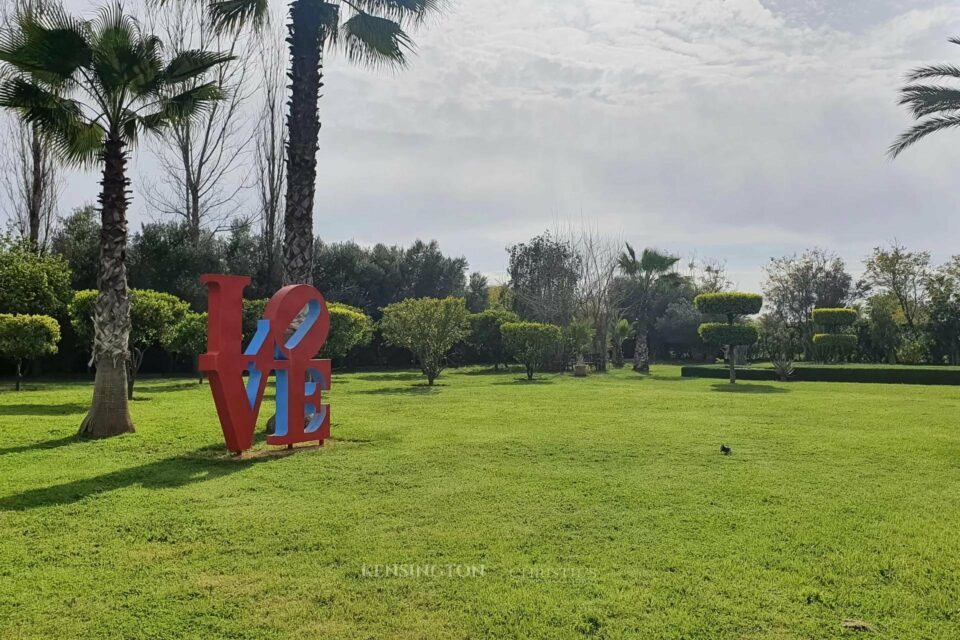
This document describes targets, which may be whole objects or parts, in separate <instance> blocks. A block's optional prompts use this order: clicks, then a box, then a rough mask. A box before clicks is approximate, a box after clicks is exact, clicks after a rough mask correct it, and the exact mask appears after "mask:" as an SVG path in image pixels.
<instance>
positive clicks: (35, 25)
mask: <svg viewBox="0 0 960 640" xmlns="http://www.w3.org/2000/svg"><path fill="white" fill-rule="evenodd" d="M17 27H18V28H17V29H13V30H8V31H6V32H5V33H4V34H3V35H2V36H0V61H3V62H6V63H8V64H10V65H11V66H12V67H13V68H14V69H16V70H17V71H19V72H21V73H25V74H28V75H30V76H31V77H32V78H34V79H35V80H36V81H38V82H43V83H45V84H48V85H50V86H62V85H63V84H65V83H67V82H69V81H70V80H71V78H72V77H73V74H74V73H76V71H77V69H79V68H80V67H81V66H83V65H85V64H87V63H89V61H90V58H91V56H92V51H91V48H90V46H89V43H88V42H87V23H85V22H83V21H82V20H77V19H74V18H71V17H70V16H68V15H66V14H65V13H63V11H62V10H60V9H59V8H57V7H51V8H50V9H49V11H47V12H45V13H44V15H43V17H42V18H39V17H37V16H36V15H35V14H32V13H24V14H21V15H19V16H18V18H17Z"/></svg>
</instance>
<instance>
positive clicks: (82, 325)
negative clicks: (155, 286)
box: [70, 289, 190, 399]
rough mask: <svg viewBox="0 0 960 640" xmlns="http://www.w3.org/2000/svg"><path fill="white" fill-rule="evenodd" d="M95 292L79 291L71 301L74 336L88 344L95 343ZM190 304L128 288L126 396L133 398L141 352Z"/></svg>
mask: <svg viewBox="0 0 960 640" xmlns="http://www.w3.org/2000/svg"><path fill="white" fill-rule="evenodd" d="M96 302H97V292H96V291H94V290H92V289H90V290H85V291H78V292H77V293H76V295H75V296H74V297H73V302H72V303H71V304H70V325H71V326H72V327H73V330H74V331H75V332H76V334H77V336H78V337H79V338H80V339H81V340H82V341H84V342H85V343H87V344H89V345H93V342H94V323H93V312H94V305H95V304H96ZM189 310H190V306H189V305H188V304H187V303H186V302H184V301H183V300H181V299H180V298H178V297H176V296H174V295H171V294H169V293H161V292H159V291H151V290H150V289H131V290H130V325H131V326H130V347H131V352H132V353H131V354H130V357H129V358H127V398H128V399H132V398H133V385H134V383H135V382H136V378H137V373H138V372H139V371H140V365H141V364H143V355H144V354H145V353H146V351H147V349H149V348H150V347H153V346H156V345H159V344H161V342H162V340H163V336H164V334H165V333H166V332H167V331H168V330H169V329H170V328H172V327H174V326H175V325H176V324H177V323H178V322H180V321H181V320H182V319H183V318H184V316H186V314H187V313H188V312H189Z"/></svg>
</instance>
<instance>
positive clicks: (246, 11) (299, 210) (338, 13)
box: [208, 0, 445, 284]
mask: <svg viewBox="0 0 960 640" xmlns="http://www.w3.org/2000/svg"><path fill="white" fill-rule="evenodd" d="M208 1H209V2H210V5H209V6H210V10H211V11H212V12H213V14H214V17H215V18H216V20H217V21H218V23H219V24H220V25H221V26H222V27H227V28H229V27H235V26H237V25H239V24H241V23H244V22H247V21H253V22H254V23H255V24H259V23H262V22H263V20H264V19H265V18H266V15H267V12H268V9H269V7H268V4H269V3H268V1H267V0H208ZM444 4H445V0H291V2H290V12H289V15H290V20H289V23H288V25H287V28H288V37H287V43H288V44H289V49H290V71H289V74H288V75H289V78H290V100H289V103H288V104H289V107H290V110H289V112H288V113H287V197H286V212H285V214H284V251H283V253H284V255H283V283H284V284H294V283H310V282H311V281H312V277H311V270H312V266H313V203H314V196H315V193H316V183H317V151H318V149H319V136H320V116H319V114H318V112H317V102H318V100H319V98H320V89H321V87H323V81H322V80H323V57H324V53H325V52H326V51H327V50H328V49H329V48H331V47H334V48H338V49H340V50H341V51H342V52H343V53H344V54H345V55H346V57H347V59H348V60H349V61H350V62H353V63H358V64H363V65H367V66H372V67H379V66H393V67H402V66H403V65H404V64H405V63H406V60H407V54H408V53H409V52H410V51H411V50H412V48H413V41H412V40H411V39H410V36H409V35H408V34H407V32H406V30H405V29H406V28H407V27H408V26H410V25H417V24H419V23H421V22H422V21H423V20H424V18H426V17H427V16H428V15H430V14H431V13H433V12H436V11H439V10H440V9H441V8H442V6H443V5H444Z"/></svg>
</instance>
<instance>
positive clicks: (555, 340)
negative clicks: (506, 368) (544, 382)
mask: <svg viewBox="0 0 960 640" xmlns="http://www.w3.org/2000/svg"><path fill="white" fill-rule="evenodd" d="M500 331H501V332H502V333H503V341H504V344H505V345H506V347H507V351H509V352H510V353H511V354H512V355H513V357H514V358H515V359H516V360H517V362H519V363H521V364H522V365H523V366H524V367H525V368H526V370H527V380H533V374H534V372H535V371H536V370H537V369H539V368H540V367H542V366H543V363H544V362H546V361H547V359H548V358H549V357H550V356H551V355H553V354H554V353H555V352H556V350H557V348H558V347H559V346H560V342H561V341H562V340H563V331H561V330H560V327H558V326H556V325H553V324H542V323H539V322H507V323H505V324H503V325H502V326H501V327H500Z"/></svg>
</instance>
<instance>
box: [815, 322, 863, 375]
mask: <svg viewBox="0 0 960 640" xmlns="http://www.w3.org/2000/svg"><path fill="white" fill-rule="evenodd" d="M858 315H859V314H858V313H857V310H856V309H814V310H813V313H812V314H811V316H812V318H813V321H814V322H815V323H816V324H818V325H820V326H822V327H824V328H826V329H827V330H828V333H818V334H816V335H814V336H813V348H814V351H815V352H816V356H817V359H818V360H820V361H821V362H830V361H834V360H846V359H847V358H849V357H850V354H852V353H853V352H854V351H856V349H857V345H858V343H859V339H858V338H857V336H856V335H854V334H850V333H841V332H842V331H843V329H844V328H845V327H850V326H852V325H853V324H854V323H855V322H856V321H857V317H858Z"/></svg>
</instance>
